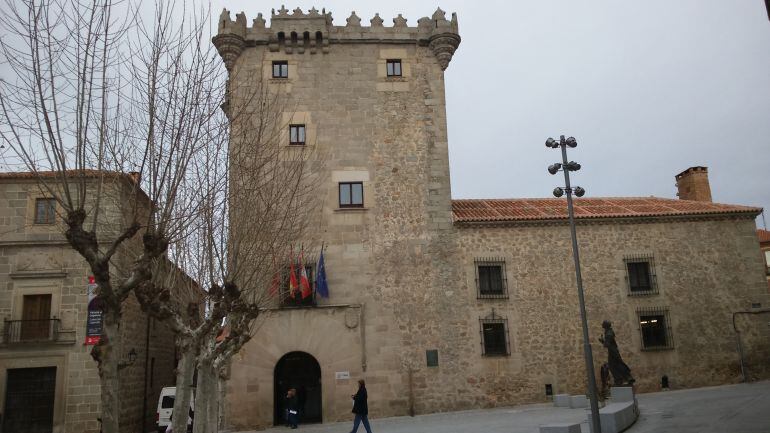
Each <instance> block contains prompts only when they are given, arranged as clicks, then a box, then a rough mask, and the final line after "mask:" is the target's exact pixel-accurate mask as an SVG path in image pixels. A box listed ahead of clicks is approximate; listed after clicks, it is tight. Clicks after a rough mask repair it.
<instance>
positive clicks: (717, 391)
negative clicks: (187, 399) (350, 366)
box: [242, 381, 770, 433]
mask: <svg viewBox="0 0 770 433" xmlns="http://www.w3.org/2000/svg"><path fill="white" fill-rule="evenodd" d="M637 399H638V401H639V409H640V411H641V416H640V417H639V420H638V421H637V422H636V424H634V425H633V426H632V427H631V428H630V429H628V430H626V432H627V433H669V432H670V433H770V381H767V382H756V383H750V384H739V385H725V386H717V387H709V388H697V389H687V390H679V391H666V392H657V393H649V394H640V395H638V396H637ZM588 414H589V411H588V410H586V409H565V408H557V407H554V406H553V405H552V404H534V405H527V406H518V407H513V408H502V409H483V410H471V411H463V412H449V413H438V414H431V415H420V416H416V417H414V418H411V417H394V418H381V419H374V420H371V425H372V431H373V433H476V432H479V433H538V431H539V430H538V428H539V427H540V425H542V424H549V423H558V422H581V423H582V425H581V426H582V430H583V433H589V430H588V424H587V423H586V420H587V419H588ZM352 426H353V422H352V415H351V421H350V422H345V423H330V424H312V425H303V426H300V428H299V429H298V430H295V431H297V432H308V433H348V432H350V429H351V428H352ZM289 431H291V430H289V429H287V428H286V427H279V428H272V429H269V430H264V432H265V433H278V432H282V433H288V432H289ZM358 431H359V432H362V433H363V432H364V429H363V426H361V427H360V428H359V429H358ZM242 433H246V432H242ZM249 433H251V432H249Z"/></svg>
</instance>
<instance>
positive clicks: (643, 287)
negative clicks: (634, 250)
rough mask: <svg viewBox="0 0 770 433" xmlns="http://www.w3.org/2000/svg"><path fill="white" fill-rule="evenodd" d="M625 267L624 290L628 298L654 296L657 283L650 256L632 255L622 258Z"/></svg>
mask: <svg viewBox="0 0 770 433" xmlns="http://www.w3.org/2000/svg"><path fill="white" fill-rule="evenodd" d="M623 262H624V263H625V267H626V288H627V289H628V294H629V296H640V295H655V294H657V293H658V281H657V276H656V275H655V261H654V260H653V256H652V254H633V255H626V256H625V257H623Z"/></svg>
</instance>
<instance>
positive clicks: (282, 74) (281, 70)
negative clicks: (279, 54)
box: [273, 60, 289, 78]
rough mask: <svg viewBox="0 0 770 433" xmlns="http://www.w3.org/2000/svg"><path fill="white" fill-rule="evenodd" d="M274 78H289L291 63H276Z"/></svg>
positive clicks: (283, 61) (274, 63)
mask: <svg viewBox="0 0 770 433" xmlns="http://www.w3.org/2000/svg"><path fill="white" fill-rule="evenodd" d="M273 78H289V62H287V61H285V60H279V61H274V62H273Z"/></svg>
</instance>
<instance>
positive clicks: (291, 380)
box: [273, 352, 322, 425]
mask: <svg viewBox="0 0 770 433" xmlns="http://www.w3.org/2000/svg"><path fill="white" fill-rule="evenodd" d="M291 388H294V389H296V390H297V399H298V401H299V409H300V422H301V423H312V422H321V421H322V417H321V414H322V412H321V366H320V365H319V364H318V361H316V359H315V358H313V356H312V355H310V354H308V353H305V352H289V353H287V354H286V355H283V357H281V359H279V360H278V363H277V364H275V373H274V384H273V389H274V390H275V395H274V399H273V401H274V404H273V406H274V408H275V410H274V415H273V423H274V424H275V425H281V424H283V423H284V422H285V420H284V397H285V396H286V392H287V391H288V390H289V389H291Z"/></svg>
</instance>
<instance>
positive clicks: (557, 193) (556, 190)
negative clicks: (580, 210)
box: [553, 186, 564, 198]
mask: <svg viewBox="0 0 770 433" xmlns="http://www.w3.org/2000/svg"><path fill="white" fill-rule="evenodd" d="M563 195H564V190H563V189H561V188H559V187H558V186H557V187H556V188H554V189H553V196H554V197H556V198H559V197H561V196H563Z"/></svg>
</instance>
